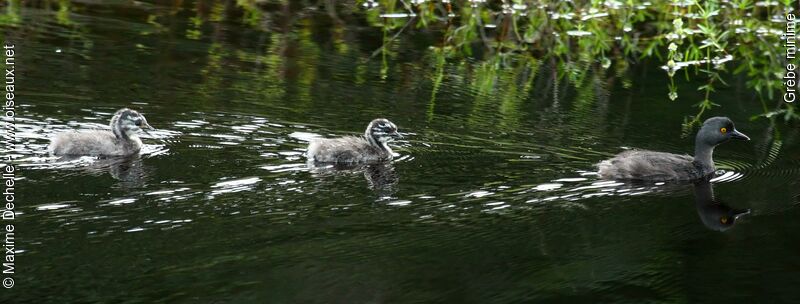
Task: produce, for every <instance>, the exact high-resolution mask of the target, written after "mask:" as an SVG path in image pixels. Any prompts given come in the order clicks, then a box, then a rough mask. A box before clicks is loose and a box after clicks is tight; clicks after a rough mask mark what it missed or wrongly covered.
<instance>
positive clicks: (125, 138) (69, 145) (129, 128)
mask: <svg viewBox="0 0 800 304" xmlns="http://www.w3.org/2000/svg"><path fill="white" fill-rule="evenodd" d="M110 127H111V130H110V131H109V130H92V131H82V132H66V133H62V134H58V135H56V137H55V138H53V139H52V140H51V141H50V146H49V147H48V151H50V153H51V154H53V155H57V156H127V155H132V154H136V153H139V150H141V148H142V140H141V139H139V136H138V135H137V133H138V132H139V131H141V130H143V129H152V128H153V127H151V126H150V125H149V124H148V123H147V120H146V119H145V118H144V116H143V115H142V114H139V112H136V111H134V110H130V109H127V108H124V109H120V110H119V111H117V112H116V113H115V114H114V116H113V117H112V118H111V123H110Z"/></svg>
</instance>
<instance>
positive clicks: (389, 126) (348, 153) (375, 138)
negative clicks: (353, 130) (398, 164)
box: [306, 118, 403, 164]
mask: <svg viewBox="0 0 800 304" xmlns="http://www.w3.org/2000/svg"><path fill="white" fill-rule="evenodd" d="M402 137H403V136H402V135H400V133H398V132H397V126H395V124H394V123H392V122H391V121H389V120H388V119H385V118H378V119H375V120H373V121H371V122H370V123H369V125H368V126H367V130H366V131H364V136H345V137H340V138H328V139H316V140H312V141H311V143H310V144H309V145H308V151H307V152H306V157H308V160H309V161H313V162H317V163H335V164H356V163H377V162H382V161H387V160H391V159H392V157H393V152H392V149H391V148H389V145H388V143H389V142H391V141H392V140H394V139H397V138H402Z"/></svg>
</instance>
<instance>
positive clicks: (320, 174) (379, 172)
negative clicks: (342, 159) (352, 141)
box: [308, 161, 400, 197]
mask: <svg viewBox="0 0 800 304" xmlns="http://www.w3.org/2000/svg"><path fill="white" fill-rule="evenodd" d="M308 167H309V169H310V170H311V173H312V174H313V175H314V176H315V177H316V178H325V177H328V176H333V175H339V174H358V173H361V174H363V175H364V179H366V185H367V186H368V187H369V188H370V189H372V190H374V191H375V192H376V193H378V194H379V195H380V196H383V197H387V196H391V195H392V194H394V193H395V192H397V185H398V182H399V181H400V178H399V177H398V175H397V172H395V169H394V165H393V164H392V163H391V162H385V163H376V164H344V163H343V164H339V163H337V164H316V163H315V162H313V161H308Z"/></svg>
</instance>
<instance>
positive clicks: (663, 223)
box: [0, 2, 800, 303]
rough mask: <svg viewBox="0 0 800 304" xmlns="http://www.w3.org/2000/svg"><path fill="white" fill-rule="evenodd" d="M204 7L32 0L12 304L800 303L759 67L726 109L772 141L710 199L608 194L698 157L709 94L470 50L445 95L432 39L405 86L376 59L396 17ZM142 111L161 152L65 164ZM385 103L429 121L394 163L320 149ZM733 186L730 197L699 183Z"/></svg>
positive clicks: (151, 148) (725, 149)
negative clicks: (384, 24)
mask: <svg viewBox="0 0 800 304" xmlns="http://www.w3.org/2000/svg"><path fill="white" fill-rule="evenodd" d="M203 3H205V2H203ZM203 3H200V4H197V3H187V4H182V5H178V6H172V4H170V5H160V4H146V3H139V2H133V3H127V2H125V3H116V4H110V5H97V4H80V5H78V6H77V8H75V9H74V11H73V12H72V13H71V14H69V15H68V17H69V19H68V20H66V21H65V20H63V16H61V17H60V18H59V16H60V15H58V13H57V11H55V10H52V9H47V8H43V7H27V8H22V9H21V10H19V12H20V16H19V18H20V21H19V22H18V25H17V26H14V27H6V28H4V39H5V40H6V41H13V42H15V43H16V46H17V49H18V56H19V57H18V62H17V70H18V77H19V80H18V81H19V82H18V91H19V96H18V97H17V99H18V102H20V103H21V104H22V105H21V106H20V107H19V108H18V119H17V120H16V122H15V123H16V126H17V128H18V133H17V137H18V140H19V141H20V143H21V144H20V145H19V146H18V147H17V149H16V150H15V151H4V153H14V154H17V155H21V157H20V158H19V159H18V161H17V166H18V167H19V168H20V170H21V171H20V174H19V177H20V178H19V180H18V184H19V195H18V198H17V199H18V210H17V211H19V212H20V213H21V214H20V215H19V216H18V219H17V220H16V221H15V224H17V232H18V233H17V235H16V236H17V250H18V254H17V263H16V264H17V267H16V272H17V273H16V274H15V276H14V278H15V280H16V285H17V286H16V287H14V289H11V290H2V291H0V302H2V303H72V302H75V303H88V302H101V303H155V302H167V303H174V302H197V303H330V302H336V303H406V302H423V303H425V302H454V303H462V302H474V303H487V302H498V303H503V302H505V303H516V302H524V301H528V302H536V303H547V302H591V303H595V302H630V303H644V302H671V303H701V302H705V303H711V302H713V303H724V302H730V301H733V302H747V303H752V302H766V301H769V302H775V303H780V302H792V301H797V300H798V297H800V292H798V291H797V286H798V284H800V276H798V275H800V262H799V261H800V242H798V239H799V238H798V236H799V235H798V231H800V221H797V218H798V217H799V216H800V208H798V203H799V202H800V199H799V198H798V197H799V196H798V195H799V194H800V190H798V189H800V188H798V184H800V182H799V181H800V144H799V143H798V140H799V139H800V130H798V129H797V127H796V126H795V127H791V126H787V125H785V124H783V123H782V122H776V123H774V124H771V123H770V122H769V121H767V120H764V119H761V120H757V121H750V120H749V117H750V116H751V115H752V114H753V113H760V112H761V111H762V110H761V102H760V101H759V100H758V98H757V97H756V96H755V95H754V94H753V93H752V92H751V91H749V90H747V89H746V88H745V87H744V81H746V79H742V78H733V77H732V78H731V80H730V82H729V83H730V86H729V87H726V88H721V89H719V91H718V92H716V93H715V94H717V95H716V96H717V98H716V101H717V102H718V103H720V104H722V107H720V108H715V109H714V110H713V111H711V113H709V114H708V115H707V116H708V117H710V116H713V115H726V116H730V117H731V118H732V119H734V121H736V122H737V128H738V129H739V130H740V131H742V132H744V133H746V134H748V135H749V136H750V137H751V138H752V139H753V140H752V141H750V142H731V143H726V144H724V145H722V146H720V147H719V148H718V149H717V150H716V154H715V160H716V162H717V166H718V167H719V169H720V172H719V175H720V176H719V177H718V178H717V179H715V181H714V183H713V184H712V185H708V188H698V189H695V188H694V187H693V186H692V185H661V184H641V185H630V184H624V183H617V182H608V181H602V180H599V179H598V178H597V177H596V175H594V174H593V173H592V172H593V171H594V167H593V165H594V164H595V163H597V162H598V161H600V160H603V159H605V158H608V157H610V156H611V155H613V154H615V153H617V152H619V151H621V150H622V149H623V148H626V147H638V148H646V149H653V150H662V151H667V152H673V153H690V152H691V151H692V149H693V148H692V144H693V140H692V139H691V138H682V137H681V122H682V121H683V117H684V116H685V115H689V114H693V111H694V109H692V108H691V105H692V104H694V103H695V100H698V99H699V98H701V97H700V95H699V93H697V92H696V91H695V88H696V87H697V85H696V84H691V85H687V86H686V88H685V89H683V90H682V91H681V92H680V94H681V98H680V99H679V100H677V101H674V102H671V101H668V99H667V98H666V95H667V86H666V84H665V82H666V81H667V80H666V75H665V73H664V72H663V71H662V70H660V69H658V68H657V65H650V64H644V63H643V64H640V65H637V66H634V67H633V68H632V69H631V70H630V71H629V72H628V74H627V75H626V76H624V77H623V78H618V77H616V76H615V74H614V71H613V69H612V70H609V71H606V70H603V69H597V70H596V71H595V72H594V73H591V75H590V76H589V77H590V79H589V80H587V81H586V82H585V86H584V87H583V88H581V89H578V90H576V89H575V88H574V87H573V86H571V85H568V84H565V83H560V82H555V81H554V80H553V78H552V75H551V73H549V72H548V71H547V67H542V68H541V71H540V72H539V73H537V74H530V75H524V74H523V75H519V74H513V71H505V70H500V71H498V72H497V74H496V75H495V76H496V77H495V76H493V77H489V79H488V80H487V78H486V77H484V76H482V74H481V73H480V69H479V67H478V66H479V65H478V63H464V62H452V63H449V64H447V65H446V66H445V68H444V77H443V78H442V83H441V85H439V86H437V87H436V92H435V94H434V93H433V90H434V87H435V86H434V82H435V81H434V79H436V74H435V71H434V69H433V68H432V60H431V59H430V58H429V56H427V55H426V54H427V53H426V49H425V48H424V47H421V46H420V47H417V48H409V49H398V50H394V51H393V55H392V56H389V57H388V58H387V59H386V61H387V66H388V71H387V73H386V77H382V73H381V69H382V60H383V59H382V57H381V56H377V57H375V58H372V60H369V61H366V60H365V58H368V57H369V56H370V54H371V53H372V51H374V50H375V49H377V48H378V47H380V45H381V42H380V41H381V33H380V31H379V30H376V29H372V28H369V27H366V26H363V27H362V26H357V25H352V26H350V27H348V28H347V30H345V31H342V30H341V29H340V28H338V27H333V26H331V23H330V21H329V20H327V19H326V18H325V17H324V16H323V17H319V16H313V15H312V16H303V17H298V18H301V19H303V21H301V22H300V23H302V24H304V26H302V27H285V28H281V27H280V26H276V28H275V30H274V31H258V30H253V29H251V28H250V27H247V26H245V25H243V24H239V23H235V22H224V21H222V22H215V21H213V20H211V21H207V22H205V23H202V24H201V25H199V26H194V25H192V24H193V20H194V19H193V18H195V14H198V15H200V13H199V12H206V13H208V12H209V11H210V12H212V13H210V14H211V15H212V16H213V12H215V10H221V11H222V12H223V14H242V12H239V11H237V10H236V8H235V7H232V6H233V5H232V4H231V5H228V6H224V5H221V4H220V5H206V4H203ZM153 15H155V16H158V17H157V18H156V19H155V22H157V23H158V25H157V26H156V25H154V24H152V23H150V24H148V23H147V20H148V16H153ZM211 19H213V17H212V18H211ZM276 24H281V20H277V21H276ZM409 39H410V41H411V42H410V43H411V45H413V43H414V41H424V40H425V39H427V38H426V37H425V36H422V37H417V36H411V37H410V38H409ZM419 45H424V43H423V42H419ZM509 78H511V79H509ZM487 81H488V83H489V85H488V86H481V85H476V83H480V84H486V83H487ZM626 82H630V87H627V83H626ZM486 87H488V89H486V90H481V89H480V88H486ZM626 87H627V88H626ZM434 95H435V98H432V96H434ZM121 107H131V108H135V109H138V110H141V111H142V112H143V113H144V114H145V115H146V116H147V118H148V121H149V122H150V124H151V125H153V126H154V127H156V128H157V129H158V131H156V132H153V133H151V134H150V135H146V136H144V137H143V138H144V141H145V143H146V144H147V147H146V148H145V150H144V151H143V153H142V155H141V156H140V157H138V158H134V159H130V160H95V159H80V160H76V161H72V162H64V161H59V160H55V159H52V158H49V157H48V156H47V154H46V152H45V147H46V145H47V143H48V140H47V139H48V138H49V137H50V136H52V135H53V134H55V133H58V132H61V131H65V130H71V129H90V128H97V127H102V125H106V124H107V122H108V120H109V118H110V116H111V114H112V113H113V112H114V111H115V110H116V109H118V108H121ZM375 117H387V118H389V119H391V120H392V121H393V122H395V123H396V124H397V125H398V126H399V127H400V131H401V132H402V133H403V134H404V135H405V139H404V140H401V141H399V142H396V143H395V144H394V147H396V148H395V152H396V153H398V154H399V157H397V158H396V159H395V161H393V162H392V163H391V164H388V165H385V166H375V167H370V168H365V169H362V170H354V171H332V170H310V169H309V168H308V167H307V166H306V163H305V158H304V157H303V155H302V154H303V152H304V149H305V146H306V145H307V140H308V139H309V138H313V137H315V136H324V137H330V136H337V135H344V134H358V133H361V132H363V129H364V128H365V126H366V123H367V122H369V121H370V120H371V119H372V118H375ZM709 188H713V191H714V193H715V194H716V202H709V201H707V200H704V199H702V198H701V199H698V198H697V196H696V195H695V192H700V193H707V192H708V191H710V190H711V189H709ZM701 196H702V195H701ZM731 208H732V209H750V214H749V215H746V216H743V217H740V218H739V219H738V220H736V221H732V220H725V222H726V223H721V221H720V218H719V217H717V216H716V214H717V213H714V212H716V211H719V210H721V211H720V212H725V211H727V210H728V209H731ZM703 219H706V220H705V221H704V220H703Z"/></svg>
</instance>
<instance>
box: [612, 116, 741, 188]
mask: <svg viewBox="0 0 800 304" xmlns="http://www.w3.org/2000/svg"><path fill="white" fill-rule="evenodd" d="M730 139H740V140H750V138H749V137H747V135H744V134H742V133H741V132H739V131H736V128H734V126H733V121H731V120H730V119H729V118H727V117H712V118H709V119H708V120H706V121H705V122H704V123H703V126H702V127H701V128H700V131H699V132H697V137H695V141H694V145H695V146H694V157H691V156H689V155H678V154H672V153H664V152H654V151H646V150H629V151H625V152H622V153H620V154H617V156H614V158H611V159H608V160H604V161H602V162H600V163H599V164H597V167H598V168H599V174H600V177H602V178H605V179H622V180H640V181H688V180H696V179H699V178H702V177H705V176H707V175H709V174H712V173H714V171H715V170H716V169H715V168H714V160H713V159H712V158H711V154H713V153H714V147H716V146H717V145H719V144H721V143H724V142H726V141H728V140H730Z"/></svg>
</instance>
